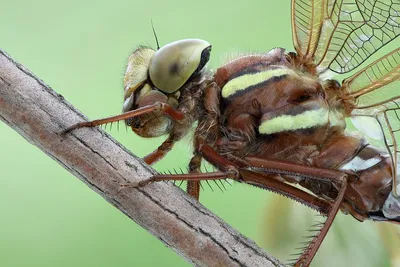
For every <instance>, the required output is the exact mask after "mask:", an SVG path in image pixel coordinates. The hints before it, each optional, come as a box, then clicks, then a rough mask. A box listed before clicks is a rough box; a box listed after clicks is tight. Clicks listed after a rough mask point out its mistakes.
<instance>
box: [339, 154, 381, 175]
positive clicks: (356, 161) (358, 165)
mask: <svg viewBox="0 0 400 267" xmlns="http://www.w3.org/2000/svg"><path fill="white" fill-rule="evenodd" d="M381 160H382V159H381V158H379V157H375V158H369V159H362V158H360V157H358V156H356V157H354V158H353V159H352V160H350V161H349V162H347V163H346V164H344V165H343V166H342V167H340V170H343V171H344V170H349V171H355V172H358V171H363V170H366V169H369V168H371V167H372V166H375V165H376V164H378V163H379V162H381Z"/></svg>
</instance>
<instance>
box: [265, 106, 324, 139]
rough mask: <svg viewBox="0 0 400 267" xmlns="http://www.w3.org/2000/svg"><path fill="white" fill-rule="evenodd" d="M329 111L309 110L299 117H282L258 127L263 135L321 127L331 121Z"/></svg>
mask: <svg viewBox="0 0 400 267" xmlns="http://www.w3.org/2000/svg"><path fill="white" fill-rule="evenodd" d="M328 115H329V110H328V109H326V108H320V109H316V110H307V111H304V112H303V113H300V114H297V115H282V116H278V117H275V118H272V119H270V120H267V121H264V122H262V123H261V125H260V127H258V131H259V132H260V133H261V134H273V133H279V132H284V131H295V130H300V129H308V128H312V127H316V126H321V125H324V124H326V123H328V121H329V117H328Z"/></svg>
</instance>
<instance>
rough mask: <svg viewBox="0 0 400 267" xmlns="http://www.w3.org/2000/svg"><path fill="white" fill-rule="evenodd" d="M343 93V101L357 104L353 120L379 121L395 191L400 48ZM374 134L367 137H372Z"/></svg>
mask: <svg viewBox="0 0 400 267" xmlns="http://www.w3.org/2000/svg"><path fill="white" fill-rule="evenodd" d="M342 90H343V92H344V95H343V96H342V98H343V99H345V100H346V99H347V100H350V101H351V102H354V104H355V106H353V107H352V109H353V110H352V111H351V113H350V116H369V117H373V118H375V119H376V120H377V122H378V124H379V128H380V130H381V131H382V137H383V141H384V144H385V146H386V148H387V151H388V153H389V155H390V157H391V159H392V170H393V185H394V186H393V188H394V189H395V188H396V185H397V182H396V178H397V173H396V171H397V164H398V153H399V150H400V149H399V145H398V142H397V140H400V48H397V49H396V50H394V51H392V52H391V53H389V54H387V55H385V56H383V57H381V58H380V59H378V60H376V61H375V62H373V63H371V64H370V65H369V66H367V67H365V68H363V69H361V70H360V71H358V72H357V73H356V74H354V75H352V76H351V77H349V78H347V79H345V80H344V81H343V85H342ZM354 119H356V118H354ZM366 129H367V131H371V132H373V131H375V129H370V130H368V128H366ZM371 132H364V133H365V134H367V135H369V136H371Z"/></svg>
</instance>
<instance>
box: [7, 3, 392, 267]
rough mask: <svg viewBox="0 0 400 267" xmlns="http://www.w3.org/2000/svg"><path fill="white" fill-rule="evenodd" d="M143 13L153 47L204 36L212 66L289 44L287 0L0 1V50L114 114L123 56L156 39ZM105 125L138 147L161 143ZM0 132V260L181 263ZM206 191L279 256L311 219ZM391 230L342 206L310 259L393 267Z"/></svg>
mask: <svg viewBox="0 0 400 267" xmlns="http://www.w3.org/2000/svg"><path fill="white" fill-rule="evenodd" d="M150 19H152V20H153V22H154V25H155V28H156V30H157V33H158V38H159V40H160V43H161V45H163V44H166V43H168V42H171V41H174V40H177V39H183V38H202V39H205V40H207V41H209V42H210V43H211V44H212V45H213V50H212V57H211V60H210V67H211V68H212V69H215V68H217V67H218V66H220V65H221V64H223V62H224V61H225V59H226V58H229V57H230V55H232V54H235V53H238V52H266V51H268V50H270V49H271V48H273V47H284V48H286V49H288V50H292V43H291V30H290V1H289V0H280V1H272V0H263V1H261V0H260V1H245V2H234V1H210V0H203V1H197V2H192V1H185V0H181V1H136V0H131V1H96V2H95V1H86V2H84V1H77V0H71V1H49V0H47V1H46V0H38V1H18V0H14V1H10V0H9V1H6V0H2V1H1V6H0V48H2V49H4V50H5V51H6V52H8V53H9V54H10V55H11V56H12V57H14V58H15V59H16V60H17V61H19V62H20V63H22V64H24V65H25V66H26V67H27V68H28V69H30V70H31V71H32V72H33V73H35V74H36V75H37V76H38V77H40V78H41V79H42V80H44V81H45V83H47V84H48V85H50V86H51V87H52V88H54V89H55V90H56V91H57V92H58V93H60V94H62V95H63V96H64V97H65V98H66V99H67V100H68V101H70V102H71V103H72V104H73V105H74V106H76V107H77V108H78V109H79V110H81V111H82V112H83V113H85V114H86V115H87V116H88V117H89V118H92V119H95V118H100V117H105V116H109V115H114V114H118V113H119V112H120V111H121V108H122V102H123V101H122V100H123V89H122V78H123V74H124V68H125V64H126V59H127V57H128V56H129V54H130V52H131V51H132V50H133V49H134V48H135V47H136V46H137V45H139V44H144V45H151V46H153V47H155V41H154V37H153V33H152V31H151V25H150ZM396 42H397V46H398V40H396V41H395V42H392V44H391V45H390V46H388V48H387V49H386V50H385V51H386V52H387V51H389V50H391V49H392V48H394V47H396ZM381 52H382V53H383V52H384V51H381ZM382 53H381V54H382ZM114 128H115V127H114ZM111 134H112V135H113V136H114V137H115V138H116V139H117V140H119V141H120V142H121V143H123V144H124V145H125V146H126V147H128V148H129V149H131V150H132V151H133V152H134V153H135V154H137V155H139V156H144V155H146V154H147V153H149V152H151V151H152V150H153V149H154V148H156V147H157V146H158V145H159V144H160V143H161V142H162V140H163V139H162V138H159V139H152V140H145V139H143V138H139V137H137V136H135V135H134V134H133V133H132V132H126V131H125V129H121V130H120V131H117V130H116V129H113V130H112V131H111ZM0 137H1V138H0V148H1V149H0V166H1V175H0V266H2V267H3V266H188V265H189V264H188V263H187V262H185V261H184V260H183V259H182V258H180V257H179V256H178V255H176V254H175V253H174V252H173V251H172V250H170V249H169V248H167V247H166V246H165V245H163V244H162V243H161V242H160V241H159V240H157V239H156V238H154V237H153V236H152V235H150V234H149V233H147V232H146V231H144V230H143V229H142V228H141V227H139V226H138V225H136V224H135V223H134V222H132V221H131V220H130V219H128V218H127V217H126V216H125V215H123V214H122V213H121V212H119V211H118V210H117V209H115V208H114V207H112V206H111V205H110V204H108V203H107V202H106V201H105V200H104V199H102V198H101V197H100V196H99V195H97V194H96V193H94V192H92V191H91V190H90V189H88V188H87V187H86V186H85V185H84V184H83V183H82V182H80V181H79V180H78V179H76V178H75V177H73V176H72V175H71V174H70V173H68V172H67V171H66V170H64V169H63V168H62V167H61V166H59V165H58V164H56V162H54V161H53V160H51V159H50V158H48V157H47V156H46V155H45V154H44V153H42V152H41V151H40V150H38V149H37V148H36V147H34V146H32V145H30V144H29V143H27V142H26V141H25V140H24V139H23V138H22V137H20V136H19V135H18V134H17V133H16V132H14V131H13V130H12V129H10V128H8V127H7V126H6V125H5V124H3V123H0ZM190 155H191V145H190V138H186V139H185V140H183V141H182V142H180V143H179V145H178V146H176V147H175V149H174V150H173V151H172V152H171V153H170V154H169V155H168V156H167V157H166V158H165V159H164V160H163V161H162V162H160V163H158V164H157V165H156V166H155V167H156V168H157V169H158V170H161V171H162V170H168V169H171V168H173V167H185V166H186V165H187V163H188V160H189V158H190ZM213 189H214V192H213V191H211V190H210V189H209V188H207V187H205V190H204V191H203V192H202V195H201V202H202V203H203V204H204V205H205V206H207V207H208V208H209V209H211V210H212V211H214V212H215V213H216V214H217V215H219V216H220V217H222V218H223V219H224V220H226V221H227V222H228V223H230V224H231V225H233V226H234V227H235V228H236V229H238V230H239V231H241V232H242V233H243V234H244V235H246V236H248V237H250V238H252V239H253V240H255V241H256V242H257V243H258V244H259V245H260V246H262V247H264V248H265V249H266V250H268V251H270V252H271V253H273V255H274V256H276V257H278V258H279V259H281V260H282V261H285V260H287V259H289V258H291V257H290V254H291V253H293V252H294V248H296V247H298V246H299V242H301V241H302V239H301V237H302V236H304V235H308V233H307V232H306V229H307V228H308V227H310V226H311V224H312V223H313V220H315V214H314V213H313V212H310V211H308V210H307V209H305V208H303V207H302V206H301V205H298V204H293V203H292V202H290V201H287V200H285V199H284V198H282V197H278V196H275V195H273V194H271V193H269V192H265V191H261V190H259V189H256V188H252V187H250V186H246V185H240V184H233V186H231V187H230V186H229V187H228V189H227V191H225V192H223V193H222V192H220V190H219V189H218V187H216V186H214V187H213ZM397 230H398V229H396V228H393V227H389V226H388V225H386V224H378V223H373V222H364V223H359V222H357V221H356V220H354V219H353V218H351V217H349V216H345V215H343V214H339V216H338V218H337V219H336V220H335V222H334V224H333V227H332V229H331V231H330V232H329V233H328V237H327V238H326V240H325V242H324V243H323V244H322V247H321V249H320V251H319V253H318V254H317V256H316V259H315V260H314V262H313V266H395V261H396V258H395V248H396V247H397V246H398V245H399V241H398V240H399V236H398V234H397ZM397 260H398V259H397Z"/></svg>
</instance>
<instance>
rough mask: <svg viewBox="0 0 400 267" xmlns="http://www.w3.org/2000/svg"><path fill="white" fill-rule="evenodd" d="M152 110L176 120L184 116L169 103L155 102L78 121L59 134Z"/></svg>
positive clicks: (124, 118)
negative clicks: (93, 118) (122, 111)
mask: <svg viewBox="0 0 400 267" xmlns="http://www.w3.org/2000/svg"><path fill="white" fill-rule="evenodd" d="M154 111H160V112H163V113H164V114H166V115H168V116H169V117H171V118H172V119H173V120H176V121H179V120H183V118H184V116H185V114H184V113H183V112H181V111H179V110H176V109H174V108H172V107H171V106H170V105H169V104H166V103H160V102H157V103H154V104H152V105H148V106H144V107H141V108H137V109H134V110H131V111H128V112H125V113H122V114H120V115H116V116H112V117H107V118H104V119H99V120H93V121H84V122H79V123H77V124H74V125H72V126H71V127H69V128H67V129H65V130H64V131H62V132H61V134H65V133H68V132H70V131H72V130H75V129H78V128H83V127H95V126H98V125H102V124H106V123H111V122H116V121H121V120H126V119H129V118H133V117H137V116H140V115H144V114H148V113H152V112H154Z"/></svg>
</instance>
